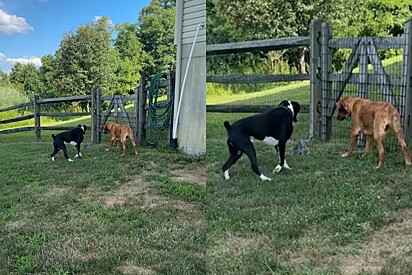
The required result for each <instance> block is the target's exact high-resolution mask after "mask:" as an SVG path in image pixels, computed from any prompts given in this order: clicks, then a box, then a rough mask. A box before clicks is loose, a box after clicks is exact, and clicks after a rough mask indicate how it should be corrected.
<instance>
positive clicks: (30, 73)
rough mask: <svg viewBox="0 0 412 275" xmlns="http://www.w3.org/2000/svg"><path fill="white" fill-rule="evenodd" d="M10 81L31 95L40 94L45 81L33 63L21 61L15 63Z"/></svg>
mask: <svg viewBox="0 0 412 275" xmlns="http://www.w3.org/2000/svg"><path fill="white" fill-rule="evenodd" d="M10 82H11V83H12V84H15V85H16V87H18V88H19V89H21V90H23V91H24V93H25V94H26V95H27V96H29V97H33V96H34V95H40V94H41V93H42V90H43V83H42V82H41V80H40V76H39V73H38V71H37V68H36V66H35V65H34V64H33V63H28V64H26V65H23V64H21V63H16V64H14V66H13V68H12V69H11V72H10Z"/></svg>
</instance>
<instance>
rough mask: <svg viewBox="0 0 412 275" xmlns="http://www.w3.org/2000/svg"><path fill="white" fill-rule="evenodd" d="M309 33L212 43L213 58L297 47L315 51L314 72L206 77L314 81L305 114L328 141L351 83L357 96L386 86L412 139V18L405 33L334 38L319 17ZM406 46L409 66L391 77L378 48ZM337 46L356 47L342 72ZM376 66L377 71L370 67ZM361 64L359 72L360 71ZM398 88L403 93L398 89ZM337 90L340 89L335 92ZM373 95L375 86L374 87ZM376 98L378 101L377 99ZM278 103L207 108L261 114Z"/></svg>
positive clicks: (312, 131)
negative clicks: (336, 62) (335, 64)
mask: <svg viewBox="0 0 412 275" xmlns="http://www.w3.org/2000/svg"><path fill="white" fill-rule="evenodd" d="M309 29H310V32H309V36H307V37H306V36H305V37H288V38H278V39H268V40H256V41H246V42H237V43H226V44H217V45H208V46H207V48H206V53H207V55H208V56H212V55H218V54H230V53H244V52H267V51H270V50H280V49H287V48H292V47H300V46H304V47H308V48H309V49H310V63H309V67H310V69H309V71H310V74H295V75H289V74H288V75H208V76H207V77H206V81H207V82H210V83H223V84H241V83H243V84H244V83H248V84H256V83H271V82H287V81H303V80H310V104H309V105H303V106H302V112H303V113H305V112H309V137H311V138H318V139H321V140H324V141H327V140H329V139H330V138H331V136H332V117H333V116H334V114H335V103H336V101H337V100H339V98H340V97H341V96H342V95H345V94H346V93H348V94H349V95H351V96H354V95H352V94H350V93H349V92H348V91H347V89H345V88H346V86H347V84H355V85H357V87H358V91H359V92H358V93H357V94H356V95H355V96H359V97H364V98H370V97H369V96H368V86H370V85H375V86H376V87H378V88H379V89H380V90H381V95H382V96H383V100H385V101H388V102H390V103H392V104H394V105H395V106H396V107H397V109H398V111H399V112H400V114H401V117H402V122H403V126H404V129H405V133H406V136H407V137H408V139H409V140H411V139H412V123H411V116H412V94H411V89H412V80H411V79H412V21H411V20H409V21H407V22H406V23H405V28H404V34H403V36H402V37H346V38H339V39H333V37H332V31H331V26H330V25H329V24H327V23H324V22H321V21H319V20H313V21H312V22H311V24H310V28H309ZM399 48H400V49H402V50H403V65H402V73H401V74H400V75H395V76H394V75H389V74H388V73H387V72H386V71H385V68H384V67H383V64H382V61H381V60H380V59H379V54H378V50H382V49H384V50H385V49H399ZM336 49H352V53H351V54H350V56H349V58H348V60H347V62H346V64H345V66H344V68H343V70H342V72H334V71H333V68H332V52H333V51H334V50H336ZM369 64H370V65H371V66H372V68H373V70H374V72H373V73H371V72H369V71H368V65H369ZM355 68H357V69H358V70H359V73H358V72H354V69H355ZM394 87H396V89H398V90H400V91H401V92H400V95H396V96H395V93H394V92H393V90H394ZM334 89H335V90H334ZM369 91H370V93H371V89H370V88H369ZM372 100H376V99H375V98H372ZM271 107H273V105H232V104H223V105H207V106H206V111H207V112H221V113H223V112H236V113H244V112H246V113H247V112H250V113H258V112H262V111H264V110H267V109H269V108H271Z"/></svg>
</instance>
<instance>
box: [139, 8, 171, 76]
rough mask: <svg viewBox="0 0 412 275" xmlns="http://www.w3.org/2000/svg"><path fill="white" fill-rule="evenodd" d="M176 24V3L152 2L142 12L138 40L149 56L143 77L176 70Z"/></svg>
mask: <svg viewBox="0 0 412 275" xmlns="http://www.w3.org/2000/svg"><path fill="white" fill-rule="evenodd" d="M174 22H175V1H170V0H169V1H168V0H151V2H150V5H149V6H147V7H144V8H143V9H142V11H141V12H140V15H139V20H138V38H139V41H140V42H141V43H142V44H143V49H144V51H145V52H146V53H147V54H148V56H147V61H146V63H147V65H146V67H145V69H144V71H143V72H142V74H143V76H145V77H149V76H152V75H154V74H156V73H159V72H162V71H167V70H172V69H173V68H174V66H175V63H176V49H175V46H174V43H173V42H174Z"/></svg>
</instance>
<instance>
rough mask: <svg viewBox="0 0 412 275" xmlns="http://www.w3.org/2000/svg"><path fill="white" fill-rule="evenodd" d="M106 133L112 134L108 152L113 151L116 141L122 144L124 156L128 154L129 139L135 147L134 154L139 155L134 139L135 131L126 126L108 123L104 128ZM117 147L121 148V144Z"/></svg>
mask: <svg viewBox="0 0 412 275" xmlns="http://www.w3.org/2000/svg"><path fill="white" fill-rule="evenodd" d="M103 130H104V132H105V133H108V132H110V143H109V148H108V149H106V151H109V150H110V149H112V146H113V142H114V141H115V140H117V141H120V143H121V144H122V148H123V155H122V156H124V155H125V154H126V140H127V138H130V141H131V142H132V144H133V147H134V153H135V154H136V155H137V154H138V152H137V147H136V141H135V139H134V133H133V130H132V129H131V128H130V127H129V126H126V125H120V124H117V123H106V124H105V125H104V128H103ZM117 147H119V143H117Z"/></svg>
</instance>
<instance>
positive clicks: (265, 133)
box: [222, 100, 300, 180]
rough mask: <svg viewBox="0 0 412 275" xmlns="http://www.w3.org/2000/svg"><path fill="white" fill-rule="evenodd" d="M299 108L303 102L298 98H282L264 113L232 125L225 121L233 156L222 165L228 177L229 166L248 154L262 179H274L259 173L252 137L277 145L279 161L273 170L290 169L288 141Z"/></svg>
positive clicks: (228, 143)
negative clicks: (287, 161)
mask: <svg viewBox="0 0 412 275" xmlns="http://www.w3.org/2000/svg"><path fill="white" fill-rule="evenodd" d="M299 111H300V105H299V103H298V102H295V101H286V100H284V101H282V102H281V103H280V104H279V105H278V106H277V107H276V108H273V109H270V110H267V111H265V112H264V113H262V114H258V115H253V116H250V117H246V118H243V119H240V120H238V121H236V122H235V123H233V124H232V125H230V124H229V122H228V121H225V122H224V125H225V127H226V130H227V132H228V139H227V145H228V147H229V152H230V156H229V159H228V161H227V162H226V163H225V165H223V167H222V169H223V173H224V176H225V179H229V178H230V177H229V168H230V167H231V166H232V165H233V164H234V163H235V162H236V161H238V160H239V158H240V157H241V156H242V154H243V153H245V154H246V155H247V156H248V157H249V160H250V163H251V164H252V169H253V171H254V172H255V173H256V174H257V175H258V176H259V177H260V178H261V179H262V180H271V178H268V177H266V176H265V175H263V174H262V172H260V170H259V167H258V165H257V159H256V151H255V147H254V146H253V143H252V138H255V139H258V140H262V141H263V142H264V143H267V144H269V145H274V146H275V148H276V151H278V152H279V164H278V165H277V166H276V167H275V169H274V170H273V172H277V173H279V172H280V171H281V170H282V168H283V167H285V168H287V169H290V167H289V166H288V164H287V163H286V160H285V149H286V142H287V141H288V140H289V138H290V137H291V135H292V133H293V122H296V121H297V119H296V116H297V115H298V113H299Z"/></svg>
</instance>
